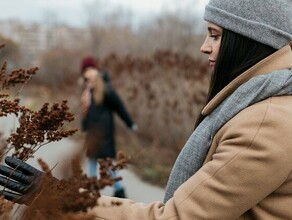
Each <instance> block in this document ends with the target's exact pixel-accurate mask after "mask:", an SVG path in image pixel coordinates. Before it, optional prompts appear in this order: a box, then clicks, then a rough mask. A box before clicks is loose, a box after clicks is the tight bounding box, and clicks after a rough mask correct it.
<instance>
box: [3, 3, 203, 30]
mask: <svg viewBox="0 0 292 220" xmlns="http://www.w3.org/2000/svg"><path fill="white" fill-rule="evenodd" d="M95 1H96V0H1V1H0V8H1V13H0V20H3V19H10V18H16V19H20V20H24V21H39V22H44V21H46V20H50V19H51V20H55V21H59V22H65V23H67V24H70V25H78V26H80V25H84V24H85V23H86V21H87V19H88V16H87V15H86V5H87V6H88V5H92V3H93V2H95ZM98 1H100V2H101V3H100V5H101V6H100V10H101V11H110V10H114V9H115V10H117V9H118V8H119V9H121V8H122V9H124V10H125V11H128V12H130V13H131V17H132V18H133V19H135V20H143V19H145V18H147V17H151V16H152V15H157V14H159V13H160V12H161V11H162V10H168V11H175V10H177V9H179V8H180V9H182V8H184V7H186V5H188V6H189V5H192V6H193V8H192V9H193V11H194V13H197V14H198V16H202V14H203V11H204V6H205V4H206V3H207V2H208V0H181V1H178V0H98Z"/></svg>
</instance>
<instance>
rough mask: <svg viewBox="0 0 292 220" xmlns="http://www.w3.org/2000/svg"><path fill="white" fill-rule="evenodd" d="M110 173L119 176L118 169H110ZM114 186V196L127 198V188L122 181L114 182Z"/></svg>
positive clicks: (113, 176)
mask: <svg viewBox="0 0 292 220" xmlns="http://www.w3.org/2000/svg"><path fill="white" fill-rule="evenodd" d="M109 172H110V175H111V176H112V178H115V177H118V174H117V172H116V171H112V170H110V169H109ZM113 188H114V195H113V196H114V197H118V198H126V193H125V189H124V187H123V184H122V181H117V182H115V183H114V185H113Z"/></svg>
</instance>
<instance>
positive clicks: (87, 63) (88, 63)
mask: <svg viewBox="0 0 292 220" xmlns="http://www.w3.org/2000/svg"><path fill="white" fill-rule="evenodd" d="M88 67H93V68H98V66H97V62H96V59H95V58H94V57H92V56H88V57H85V58H83V59H82V61H81V64H80V70H81V73H83V72H84V70H85V69H86V68H88Z"/></svg>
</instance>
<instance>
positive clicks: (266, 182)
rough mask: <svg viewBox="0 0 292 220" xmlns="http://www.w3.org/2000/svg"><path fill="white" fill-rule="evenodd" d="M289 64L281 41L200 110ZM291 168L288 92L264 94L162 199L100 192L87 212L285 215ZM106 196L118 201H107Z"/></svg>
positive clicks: (151, 218)
mask: <svg viewBox="0 0 292 220" xmlns="http://www.w3.org/2000/svg"><path fill="white" fill-rule="evenodd" d="M291 67H292V52H291V47H290V46H289V45H287V46H285V47H283V48H282V49H280V50H278V51H277V52H275V53H274V54H272V55H270V56H269V57H267V58H265V59H264V60H262V61H261V62H259V63H258V64H256V65H255V66H253V67H252V68H250V69H249V70H247V71H245V72H244V73H242V74H241V75H240V76H239V77H237V78H236V79H235V80H234V81H232V82H231V83H230V84H229V85H228V86H226V87H225V88H224V89H223V90H222V91H221V92H220V93H219V94H218V95H217V96H216V97H215V98H214V99H213V100H211V101H210V102H209V103H208V104H207V105H206V107H205V108H204V109H203V111H202V113H203V114H205V115H207V114H209V113H210V112H211V111H212V110H213V109H214V108H215V107H216V106H218V105H219V104H220V103H221V102H222V101H223V100H224V99H225V98H226V97H227V96H228V95H229V94H231V93H232V92H233V91H234V90H235V89H236V88H237V87H238V86H239V85H241V84H242V83H243V82H245V81H247V80H248V79H250V78H251V77H253V76H255V75H258V74H266V73H270V72H272V71H273V70H281V69H289V68H291ZM291 71H292V70H291ZM291 171H292V96H291V95H290V96H279V97H270V98H268V99H266V100H263V101H261V102H258V103H256V104H254V105H252V106H249V107H247V108H246V109H244V110H242V111H241V112H239V113H238V114H237V115H236V116H234V117H233V118H232V119H231V120H230V121H228V122H227V123H226V124H225V125H224V126H223V127H222V128H221V129H219V131H218V132H217V133H216V135H215V136H214V139H213V142H212V144H211V147H210V150H209V152H208V154H207V157H206V159H205V162H204V165H203V166H202V167H201V169H199V170H198V172H197V173H195V174H194V175H193V176H192V177H191V178H190V179H188V180H187V181H186V182H185V183H184V184H182V185H181V186H180V187H179V188H178V189H177V190H176V192H175V193H174V196H173V198H171V199H170V200H169V201H168V202H167V203H166V204H163V203H162V202H158V201H157V202H153V203H150V204H143V203H136V202H134V201H131V200H128V199H118V198H111V197H106V196H102V197H101V198H99V199H98V204H99V205H98V206H96V207H95V208H93V209H91V210H89V211H88V214H92V215H94V216H95V219H103V220H106V219H107V220H206V219H212V220H216V219H218V220H228V219H242V220H243V219H245V220H249V219H261V220H270V219H281V220H284V219H287V220H288V219H292V172H291ZM129 190H130V189H129ZM141 193H143V192H141ZM112 201H119V202H121V205H118V206H116V205H114V206H112V205H110V204H111V202H112ZM104 205H106V206H104Z"/></svg>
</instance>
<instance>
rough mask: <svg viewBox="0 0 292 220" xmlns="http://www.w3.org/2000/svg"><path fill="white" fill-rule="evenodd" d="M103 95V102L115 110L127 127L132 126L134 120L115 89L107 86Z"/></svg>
mask: <svg viewBox="0 0 292 220" xmlns="http://www.w3.org/2000/svg"><path fill="white" fill-rule="evenodd" d="M105 97H106V100H105V102H106V103H107V105H108V106H109V107H110V108H111V110H112V111H114V112H116V113H117V114H118V115H119V117H120V118H121V119H122V120H123V121H124V122H125V124H126V125H127V126H128V127H129V128H130V127H132V125H133V124H134V122H133V120H132V118H131V116H130V114H129V113H128V111H127V109H126V107H125V105H124V103H123V101H122V100H121V98H120V97H119V95H118V94H117V93H116V91H115V90H114V89H113V88H111V87H108V88H107V91H106V96H105Z"/></svg>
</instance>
